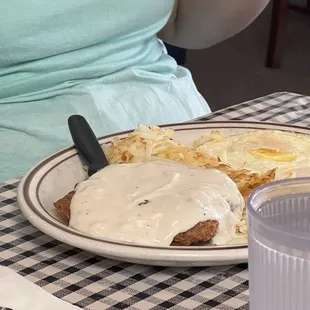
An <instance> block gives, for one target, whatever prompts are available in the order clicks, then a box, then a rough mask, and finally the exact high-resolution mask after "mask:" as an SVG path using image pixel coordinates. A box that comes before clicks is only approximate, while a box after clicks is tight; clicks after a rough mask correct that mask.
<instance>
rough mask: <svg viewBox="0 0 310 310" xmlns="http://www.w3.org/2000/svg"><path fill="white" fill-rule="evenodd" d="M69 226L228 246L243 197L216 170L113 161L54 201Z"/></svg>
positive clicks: (108, 235)
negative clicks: (72, 190) (115, 162)
mask: <svg viewBox="0 0 310 310" xmlns="http://www.w3.org/2000/svg"><path fill="white" fill-rule="evenodd" d="M55 207H56V209H57V212H58V214H59V215H60V216H61V217H63V218H66V219H67V220H69V225H70V226H71V227H72V228H74V229H76V230H78V231H81V232H83V233H86V234H88V235H91V236H93V237H96V238H103V239H112V240H114V241H122V242H124V241H125V242H131V243H135V244H141V245H149V246H169V245H171V244H173V245H190V244H195V243H197V242H207V241H210V242H211V243H212V244H216V245H217V244H226V243H227V242H229V241H231V240H232V239H233V238H234V237H236V225H238V224H239V223H240V221H241V220H242V214H243V209H244V199H243V197H242V195H241V194H240V192H239V190H238V187H237V185H236V184H235V183H234V182H233V181H232V180H231V179H230V178H229V177H228V176H227V175H225V174H224V173H222V172H220V171H218V170H216V169H205V168H202V167H195V166H191V165H184V164H181V163H177V162H173V161H152V162H146V163H132V164H112V165H110V166H108V167H106V168H104V169H102V170H101V171H99V172H97V173H96V174H94V175H92V176H91V177H90V178H88V179H87V180H85V181H83V182H81V183H79V184H78V185H77V186H76V188H75V190H74V192H70V193H69V194H68V195H67V196H65V197H64V198H62V199H60V200H59V201H57V202H56V203H55Z"/></svg>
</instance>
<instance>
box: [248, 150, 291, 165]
mask: <svg viewBox="0 0 310 310" xmlns="http://www.w3.org/2000/svg"><path fill="white" fill-rule="evenodd" d="M248 152H249V153H250V154H251V155H252V156H254V157H255V158H260V159H269V160H273V161H277V162H292V161H294V160H295V159H296V155H295V153H293V152H282V151H279V150H273V149H267V148H259V149H255V150H248Z"/></svg>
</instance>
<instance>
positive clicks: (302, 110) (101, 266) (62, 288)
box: [0, 93, 310, 310]
mask: <svg viewBox="0 0 310 310" xmlns="http://www.w3.org/2000/svg"><path fill="white" fill-rule="evenodd" d="M203 120H206V121H208V120H220V121H223V120H248V121H268V122H275V123H286V124H294V125H301V126H309V124H310V97H305V96H302V95H298V94H292V93H275V94H272V95H269V96H265V97H262V98H259V99H255V100H252V101H249V102H245V103H241V104H239V105H236V106H233V107H230V108H227V109H224V110H221V111H218V112H215V113H213V114H212V115H209V116H207V117H204V118H203ZM18 183H19V180H9V181H7V182H4V183H0V260H1V264H2V265H4V266H8V267H9V268H12V269H14V270H15V271H17V272H18V273H19V274H21V275H22V276H25V277H26V278H27V279H28V280H30V281H32V282H34V283H36V284H37V285H39V286H41V287H43V288H44V289H45V290H46V291H48V292H50V293H52V294H54V295H55V296H57V297H59V298H61V299H64V300H66V301H69V302H70V303H73V304H75V305H77V306H80V307H82V308H85V309H100V310H101V309H116V310H118V309H132V310H136V309H141V310H147V309H154V310H161V309H175V310H183V309H201V310H204V309H222V310H235V309H240V310H242V309H243V310H245V309H249V306H248V271H247V265H246V264H245V265H238V266H220V267H208V268H164V267H149V266H141V265H133V264H129V263H121V262H116V261H111V260H108V259H104V258H102V257H98V256H94V255H93V254H90V253H87V252H84V251H81V250H79V249H76V248H73V247H71V246H68V245H65V244H62V243H60V242H58V241H56V240H54V239H52V238H50V237H48V236H46V235H44V234H42V233H41V232H40V231H38V230H37V229H36V228H35V227H33V226H32V225H31V224H30V223H29V222H28V221H27V220H26V219H25V218H24V217H23V215H22V214H21V212H20V211H19V209H18V206H17V204H16V189H17V186H18Z"/></svg>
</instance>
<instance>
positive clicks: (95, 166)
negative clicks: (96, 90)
mask: <svg viewBox="0 0 310 310" xmlns="http://www.w3.org/2000/svg"><path fill="white" fill-rule="evenodd" d="M68 126H69V130H70V133H71V136H72V140H73V143H74V145H75V147H76V148H77V150H78V152H79V153H80V155H81V156H82V157H83V159H84V160H85V162H86V164H87V166H88V174H89V176H91V175H92V174H94V173H96V172H97V171H98V170H100V169H102V168H104V167H106V166H108V165H109V163H108V160H107V158H106V156H105V154H104V152H103V150H102V148H101V146H100V144H99V142H98V140H97V138H96V136H95V134H94V132H93V131H92V129H91V127H90V126H89V124H88V122H87V121H86V119H85V118H84V117H83V116H81V115H72V116H70V117H69V119H68Z"/></svg>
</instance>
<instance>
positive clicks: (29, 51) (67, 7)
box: [0, 0, 174, 102]
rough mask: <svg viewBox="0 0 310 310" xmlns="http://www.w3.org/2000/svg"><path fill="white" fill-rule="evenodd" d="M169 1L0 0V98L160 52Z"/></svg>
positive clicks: (66, 83)
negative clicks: (159, 35) (160, 39)
mask: <svg viewBox="0 0 310 310" xmlns="http://www.w3.org/2000/svg"><path fill="white" fill-rule="evenodd" d="M173 3H174V0H156V1H155V0H79V1H76V0H65V1H63V0H54V1H42V0H27V1H20V0H2V1H1V2H0V15H1V18H0V102H1V100H2V101H3V100H4V101H5V99H6V98H12V97H15V96H19V95H25V94H29V93H33V92H41V91H44V90H46V89H52V90H53V89H54V90H57V89H63V88H67V87H70V86H72V85H76V84H78V83H83V82H85V81H86V82H87V81H89V80H92V79H96V78H99V77H102V76H107V75H110V74H113V73H115V72H119V71H120V70H123V69H125V68H130V67H132V66H136V65H138V66H141V65H142V66H143V65H146V66H148V65H152V63H156V62H157V61H158V60H159V59H160V57H161V55H162V47H161V45H160V44H159V42H158V40H157V39H156V33H157V32H158V31H159V30H160V29H162V27H163V26H164V25H165V23H166V22H167V20H168V18H169V16H170V13H171V11H172V8H173Z"/></svg>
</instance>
